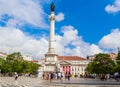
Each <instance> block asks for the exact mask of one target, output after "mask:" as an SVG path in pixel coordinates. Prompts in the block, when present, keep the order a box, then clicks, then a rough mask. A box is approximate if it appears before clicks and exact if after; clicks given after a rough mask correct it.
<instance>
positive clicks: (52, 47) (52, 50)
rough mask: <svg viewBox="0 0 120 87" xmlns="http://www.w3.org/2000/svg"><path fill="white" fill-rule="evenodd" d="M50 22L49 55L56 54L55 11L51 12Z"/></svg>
mask: <svg viewBox="0 0 120 87" xmlns="http://www.w3.org/2000/svg"><path fill="white" fill-rule="evenodd" d="M49 20H50V36H49V49H48V53H49V54H55V44H54V43H55V39H54V33H55V15H54V11H51V15H50V17H49Z"/></svg>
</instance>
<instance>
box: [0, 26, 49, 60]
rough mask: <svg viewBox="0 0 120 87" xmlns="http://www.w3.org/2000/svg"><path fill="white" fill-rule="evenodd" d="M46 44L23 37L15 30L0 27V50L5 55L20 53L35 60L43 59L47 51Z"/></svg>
mask: <svg viewBox="0 0 120 87" xmlns="http://www.w3.org/2000/svg"><path fill="white" fill-rule="evenodd" d="M47 45H48V42H47V41H46V40H45V39H44V38H41V39H40V40H36V39H34V38H32V37H30V36H27V35H25V34H24V33H23V32H22V31H20V30H19V29H16V28H9V27H0V50H1V51H2V52H6V53H12V52H17V51H19V52H21V53H23V54H29V55H31V56H33V57H35V58H41V57H43V56H44V55H43V54H44V53H45V52H46V51H47V49H45V48H47Z"/></svg>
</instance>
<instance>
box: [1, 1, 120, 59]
mask: <svg viewBox="0 0 120 87" xmlns="http://www.w3.org/2000/svg"><path fill="white" fill-rule="evenodd" d="M52 2H54V4H55V15H56V23H55V40H56V42H55V44H56V45H55V48H56V52H57V53H58V54H59V55H76V56H81V57H84V58H85V57H86V56H87V55H94V54H97V53H101V52H103V53H110V52H114V53H116V52H117V48H118V47H119V46H120V22H119V20H120V0H75V1H73V0H64V1H62V0H42V1H41V0H29V1H27V0H11V1H10V2H8V1H7V0H0V8H2V9H1V10H0V50H1V51H2V52H6V53H12V52H15V51H20V52H21V53H22V54H24V55H30V56H32V57H34V58H35V59H40V58H43V57H44V54H45V53H47V50H48V38H49V19H48V17H49V15H50V4H51V3H52Z"/></svg>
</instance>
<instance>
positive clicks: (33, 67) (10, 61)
mask: <svg viewBox="0 0 120 87" xmlns="http://www.w3.org/2000/svg"><path fill="white" fill-rule="evenodd" d="M38 68H39V65H38V64H36V63H33V62H30V61H25V60H23V57H22V55H21V53H20V52H15V53H12V54H9V55H8V56H7V58H6V60H4V59H2V58H0V69H1V72H2V73H14V72H18V73H31V74H35V73H36V72H37V70H38Z"/></svg>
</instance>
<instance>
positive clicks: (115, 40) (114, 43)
mask: <svg viewBox="0 0 120 87" xmlns="http://www.w3.org/2000/svg"><path fill="white" fill-rule="evenodd" d="M99 45H100V46H101V47H102V48H106V49H116V48H118V46H119V47H120V30H119V29H118V28H117V29H114V30H112V32H111V33H110V34H108V35H105V36H104V37H103V38H102V39H101V40H100V41H99Z"/></svg>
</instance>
